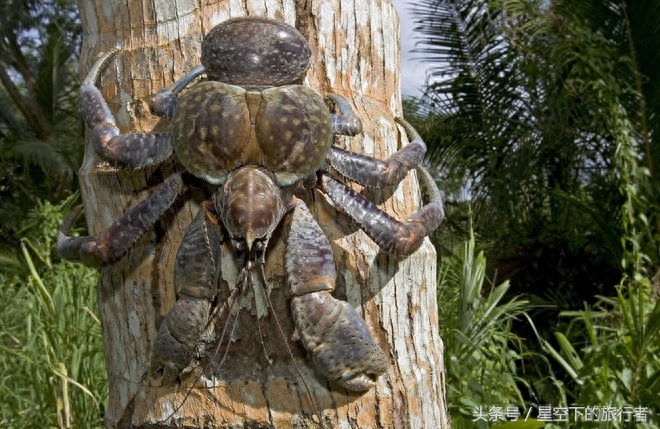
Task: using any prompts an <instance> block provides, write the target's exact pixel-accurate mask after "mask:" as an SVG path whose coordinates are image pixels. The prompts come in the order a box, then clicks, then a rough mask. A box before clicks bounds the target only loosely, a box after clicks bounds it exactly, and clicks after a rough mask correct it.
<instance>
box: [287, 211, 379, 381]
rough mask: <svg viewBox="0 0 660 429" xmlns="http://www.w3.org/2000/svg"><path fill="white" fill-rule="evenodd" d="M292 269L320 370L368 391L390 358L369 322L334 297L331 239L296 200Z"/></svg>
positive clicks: (297, 312)
mask: <svg viewBox="0 0 660 429" xmlns="http://www.w3.org/2000/svg"><path fill="white" fill-rule="evenodd" d="M296 203H297V204H296V206H295V209H294V211H293V215H292V221H291V229H290V232H289V239H288V248H287V251H286V271H287V276H288V280H289V286H290V294H291V296H292V297H291V311H292V313H293V319H294V322H295V325H296V329H297V332H298V335H299V337H300V340H301V342H302V344H303V346H304V347H305V349H307V351H308V352H309V354H310V355H311V359H312V362H313V363H314V367H315V368H316V371H317V372H318V373H319V374H321V375H323V376H324V377H326V378H327V379H329V380H330V381H335V382H337V383H338V384H339V385H341V386H343V387H345V388H346V389H348V390H352V391H364V390H367V389H369V388H371V387H372V386H373V385H374V380H375V379H376V378H377V377H378V376H379V375H380V374H382V373H383V372H385V370H386V368H387V358H386V357H385V354H384V353H383V351H382V350H381V348H380V347H379V346H378V344H377V343H376V341H375V340H374V338H373V337H372V336H371V333H370V332H369V329H368V328H367V325H366V323H365V322H364V320H363V319H362V317H360V315H359V314H358V312H357V311H356V310H355V309H354V308H353V307H352V306H351V305H350V304H349V303H347V302H345V301H340V300H338V299H336V298H334V297H333V296H332V295H331V293H332V291H333V290H334V289H335V278H336V273H335V265H334V260H333V256H332V251H331V249H330V243H329V242H328V239H327V238H326V236H325V234H324V233H323V231H322V230H321V228H320V227H319V225H318V223H317V222H316V221H315V220H314V218H313V217H312V215H311V213H310V212H309V210H308V209H307V206H306V205H305V203H303V202H302V201H299V200H298V201H296Z"/></svg>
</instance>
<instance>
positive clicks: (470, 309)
mask: <svg viewBox="0 0 660 429" xmlns="http://www.w3.org/2000/svg"><path fill="white" fill-rule="evenodd" d="M508 289H509V284H508V282H504V283H502V284H500V285H497V286H495V285H493V284H491V283H489V282H488V280H487V279H486V259H485V257H484V253H483V251H479V252H477V251H476V250H475V239H474V236H470V238H469V240H468V241H466V242H465V243H464V244H463V246H462V249H461V250H458V251H456V252H455V253H454V254H453V255H451V256H449V257H446V258H443V260H442V265H441V270H440V279H439V285H438V302H439V303H440V305H439V308H440V310H439V313H440V314H439V315H440V320H441V326H440V332H441V336H442V338H443V339H444V341H445V362H446V365H447V368H446V369H447V402H448V404H449V407H450V410H451V411H452V420H453V423H454V424H455V425H458V426H457V427H462V426H464V427H475V426H474V425H477V423H475V422H473V420H474V418H475V410H479V409H483V411H484V412H487V411H488V410H487V408H488V407H489V406H501V407H504V408H506V407H508V406H513V407H519V406H521V405H523V404H525V402H526V401H525V395H524V394H523V392H521V390H520V386H525V387H526V388H528V387H529V386H528V385H527V383H526V382H525V381H524V380H523V379H521V377H520V376H519V374H518V367H519V366H520V364H521V363H522V358H523V356H522V355H521V353H522V351H523V350H524V349H525V346H524V341H523V340H522V339H521V338H520V337H518V336H517V335H516V334H515V333H514V332H512V331H511V326H512V323H513V321H514V320H517V319H518V320H519V319H527V320H529V319H528V316H527V311H528V310H529V309H530V305H529V304H528V302H527V301H524V300H519V299H512V300H509V301H506V300H504V299H503V298H504V296H505V294H506V292H507V290H508ZM484 408H485V409H484ZM482 423H483V424H484V425H485V422H482ZM541 426H542V425H541ZM535 427H538V426H535Z"/></svg>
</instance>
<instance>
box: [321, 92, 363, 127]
mask: <svg viewBox="0 0 660 429" xmlns="http://www.w3.org/2000/svg"><path fill="white" fill-rule="evenodd" d="M328 99H329V100H330V101H332V102H333V103H334V104H335V107H336V108H337V110H338V111H339V113H335V114H331V115H330V121H331V123H332V131H333V132H334V133H335V134H341V135H344V136H355V135H357V134H360V133H361V132H362V121H361V120H360V118H359V117H358V116H357V115H356V114H355V112H354V111H353V108H352V107H351V105H350V104H349V102H348V101H347V100H346V99H345V98H344V97H341V96H339V95H337V94H330V95H328Z"/></svg>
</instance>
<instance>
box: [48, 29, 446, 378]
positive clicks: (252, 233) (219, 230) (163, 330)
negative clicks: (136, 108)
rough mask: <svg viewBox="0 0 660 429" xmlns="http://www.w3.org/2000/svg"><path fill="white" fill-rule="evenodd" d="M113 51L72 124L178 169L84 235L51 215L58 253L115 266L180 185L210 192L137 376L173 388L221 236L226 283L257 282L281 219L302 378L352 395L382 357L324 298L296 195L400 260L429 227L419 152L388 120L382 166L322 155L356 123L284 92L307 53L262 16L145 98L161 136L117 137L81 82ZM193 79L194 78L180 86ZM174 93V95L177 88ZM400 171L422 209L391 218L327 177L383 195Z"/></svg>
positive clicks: (343, 308) (211, 301)
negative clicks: (394, 136) (165, 125)
mask: <svg viewBox="0 0 660 429" xmlns="http://www.w3.org/2000/svg"><path fill="white" fill-rule="evenodd" d="M113 55H114V54H113V53H110V54H108V55H106V56H104V57H102V58H101V59H99V60H98V61H97V63H96V64H95V65H94V66H93V67H92V69H91V71H90V73H89V75H88V76H87V78H86V79H85V81H84V82H83V85H82V86H81V88H80V96H79V100H80V105H81V109H82V113H83V118H84V120H85V123H86V124H87V125H88V126H89V127H90V128H91V129H92V131H91V136H90V138H91V141H92V143H93V146H94V148H95V150H96V151H97V153H98V154H99V155H100V157H101V158H103V159H105V160H107V161H108V162H110V163H113V164H115V165H116V166H118V167H120V168H125V169H141V168H146V167H149V166H152V165H159V164H161V163H163V162H164V161H166V160H167V159H169V158H171V157H172V156H176V158H177V159H178V162H179V163H180V164H181V165H182V166H183V167H184V169H185V172H183V173H176V174H174V175H172V176H170V177H168V178H167V179H166V180H165V181H164V183H163V184H162V185H161V186H160V187H159V188H157V189H156V190H155V191H154V192H153V193H152V194H151V195H150V196H148V197H147V198H146V199H145V200H143V201H142V202H140V203H139V204H138V205H136V206H135V207H134V208H133V209H131V210H129V211H128V212H127V213H126V214H125V215H124V216H122V217H121V218H119V219H118V220H117V221H115V222H114V223H113V224H111V225H110V226H109V227H108V228H107V229H106V230H104V231H103V232H101V233H100V234H99V235H98V236H97V237H93V236H86V237H70V236H69V235H68V234H69V229H70V228H71V224H72V222H73V219H74V218H75V215H76V214H75V213H72V214H71V215H70V216H69V217H67V219H65V221H64V223H63V225H62V227H61V230H60V234H59V236H58V252H59V253H60V255H62V256H63V257H64V258H66V259H71V260H76V261H80V262H82V263H85V264H87V265H90V266H96V267H102V266H106V265H109V264H112V263H114V262H116V261H118V260H120V259H121V258H122V257H123V256H124V255H125V254H126V253H127V252H128V251H129V250H130V248H131V247H132V246H134V245H135V243H136V242H137V241H138V240H139V238H140V237H141V236H142V235H143V234H144V233H145V232H146V231H147V230H148V229H149V228H151V227H152V226H153V225H154V224H155V223H156V222H157V221H158V219H159V218H160V217H161V216H162V215H163V213H164V212H165V211H166V210H167V209H168V208H169V207H170V206H171V205H172V204H173V203H174V201H175V200H176V199H178V198H180V197H183V196H185V195H186V189H187V181H188V178H189V176H194V177H196V178H198V179H201V180H203V181H204V182H205V183H206V184H207V185H208V186H209V187H210V188H211V189H212V192H211V195H210V197H209V198H208V199H207V200H205V201H204V203H203V204H202V207H201V209H200V211H199V213H198V214H197V215H196V216H195V218H194V219H193V221H192V223H191V224H190V225H189V227H188V229H187V231H186V233H185V235H184V238H183V240H182V242H181V244H180V246H179V249H178V252H177V256H176V263H175V267H174V276H175V284H176V285H177V292H178V295H179V298H178V300H177V301H176V303H175V305H174V307H173V308H172V309H171V310H170V312H169V313H168V314H167V316H166V318H165V320H164V321H163V323H162V324H161V326H160V328H159V331H158V334H157V337H156V339H155V342H154V345H153V356H152V365H151V372H152V374H154V375H159V376H161V377H162V379H163V381H164V382H165V383H170V382H171V383H173V382H174V381H175V380H176V379H177V377H178V376H179V375H180V374H181V373H182V371H183V370H184V369H185V368H186V367H187V366H188V365H189V364H190V363H191V360H193V359H194V356H195V349H196V346H197V344H198V343H199V341H200V339H201V338H202V336H203V334H204V332H205V330H206V328H207V326H208V323H209V318H210V317H211V314H212V312H213V310H214V307H215V306H217V305H218V303H217V302H216V295H217V283H218V275H219V274H218V271H219V256H220V255H219V250H218V249H219V247H220V243H222V242H223V241H225V240H229V241H230V243H231V246H232V249H233V252H234V253H235V255H236V256H237V260H239V261H242V267H241V270H240V273H239V277H238V280H237V282H238V283H239V284H240V285H241V287H243V288H244V287H247V286H249V285H251V284H252V275H253V272H255V271H258V274H259V275H260V276H262V277H263V276H264V273H263V265H264V260H265V253H266V249H267V248H268V243H269V240H270V238H271V236H272V234H273V232H274V231H275V229H276V228H277V227H278V226H279V225H280V224H281V223H282V222H283V220H284V219H285V218H287V219H288V220H289V222H290V227H289V231H288V233H287V250H286V254H285V259H286V260H285V269H286V274H287V280H288V284H289V291H288V294H289V296H290V308H291V314H292V317H293V321H294V324H295V326H296V331H297V333H298V336H299V338H300V342H301V344H302V345H303V347H304V348H305V349H306V350H307V352H308V354H309V356H310V359H311V361H312V363H313V365H314V368H315V369H316V371H317V372H318V373H319V374H320V375H322V376H324V377H325V378H327V379H328V380H330V381H334V382H336V383H337V384H339V385H341V386H343V387H345V388H346V389H348V390H352V391H364V390H367V389H369V388H370V387H371V386H372V385H373V384H374V381H375V379H376V378H377V377H378V376H379V375H380V374H382V373H383V372H384V371H385V369H386V367H387V358H386V356H385V354H384V353H383V351H382V349H381V348H380V347H379V346H378V344H377V343H376V341H375V340H374V338H373V336H372V335H371V333H370V332H369V329H368V328H367V326H366V323H365V322H364V320H363V319H362V318H361V317H360V315H359V314H358V312H357V311H356V310H355V309H354V308H353V307H352V306H351V305H350V304H348V303H347V302H344V301H341V300H338V299H336V298H334V297H333V296H332V291H333V290H334V288H335V278H336V273H335V265H334V259H333V256H332V251H331V248H330V243H329V241H328V239H327V237H326V236H325V235H324V233H323V231H322V230H321V228H320V226H319V225H318V223H317V222H316V221H315V219H314V217H313V216H312V214H311V212H310V211H309V209H308V208H307V206H306V204H305V202H304V201H302V200H301V199H299V198H298V197H297V196H296V195H295V193H296V190H297V189H298V188H299V187H301V186H302V187H305V188H307V189H312V188H315V189H317V190H318V191H319V192H322V193H324V194H326V195H327V196H328V197H329V198H330V199H331V200H332V201H333V202H334V203H335V204H336V206H337V207H338V208H339V209H340V210H341V211H343V212H345V213H346V214H347V215H348V216H349V217H350V218H352V219H353V220H354V221H355V222H356V223H357V225H359V226H360V227H361V228H362V229H363V230H364V231H365V232H366V233H367V235H368V236H369V237H371V238H372V239H373V240H374V241H375V242H376V243H377V244H378V245H379V246H380V247H381V248H382V249H383V250H384V251H386V252H388V253H391V254H394V255H408V254H410V253H412V252H413V251H415V250H416V249H417V248H418V247H419V246H420V245H421V243H422V241H423V239H424V238H425V237H426V235H428V233H429V232H430V231H432V230H434V229H435V228H436V227H437V226H438V225H439V224H440V223H441V221H442V219H443V209H442V204H441V202H440V198H439V192H438V191H437V188H435V185H434V184H433V182H432V180H430V179H429V177H428V173H426V171H425V170H424V169H422V168H421V167H419V163H420V162H421V160H422V158H423V156H424V153H425V151H426V146H425V145H424V142H423V141H422V139H421V138H420V137H419V135H418V134H417V132H416V131H415V130H414V129H413V128H412V127H411V126H410V125H409V124H407V123H406V122H405V121H403V120H399V123H400V124H401V125H402V126H403V128H404V130H405V131H406V133H407V134H408V137H409V139H410V140H411V141H410V143H409V144H408V145H406V146H405V147H403V148H402V149H401V150H399V151H398V152H396V153H395V154H393V155H392V156H390V157H389V158H388V159H387V160H385V161H382V160H378V159H375V158H371V157H367V156H364V155H360V154H356V153H351V152H348V151H345V150H342V149H340V148H338V147H335V146H333V134H340V135H348V136H352V135H356V134H358V133H360V132H361V131H362V124H361V122H360V120H359V118H358V117H357V116H356V115H355V113H354V112H353V110H352V109H351V106H350V104H349V103H348V101H347V100H345V99H343V98H342V97H340V96H338V95H335V94H331V95H329V96H328V97H327V98H328V99H329V100H330V102H331V103H332V104H333V105H334V109H335V113H331V112H330V110H329V109H328V107H327V106H326V104H325V101H324V99H323V97H322V96H321V95H320V94H318V93H317V92H316V91H314V90H313V89H311V88H309V87H306V86H303V85H300V84H296V82H300V81H301V80H302V78H303V77H304V75H305V73H306V72H307V69H308V67H309V60H310V50H309V47H308V45H307V42H306V40H305V39H304V37H303V36H302V35H301V34H300V33H299V32H298V31H297V30H295V29H294V28H293V27H290V26H288V25H286V24H284V23H282V22H279V21H274V20H268V19H263V18H239V19H233V20H229V21H225V22H223V23H221V24H219V25H218V26H216V27H214V28H213V29H212V30H211V31H210V32H209V34H207V35H206V37H205V38H204V40H203V43H202V58H201V63H202V66H199V67H197V68H195V69H193V70H192V71H191V72H190V73H188V74H187V75H185V76H184V77H182V78H181V79H180V80H178V81H177V82H175V83H174V84H173V85H172V86H170V87H167V88H165V89H163V90H161V91H159V92H157V93H156V94H155V95H154V96H153V98H152V100H151V104H150V107H151V110H152V112H153V113H154V114H155V115H157V116H160V117H162V118H165V119H170V120H171V121H172V130H171V132H169V133H161V134H152V133H132V134H120V132H119V129H118V127H117V126H116V124H115V120H114V117H113V115H112V113H111V111H110V109H109V108H108V106H107V104H106V102H105V100H104V99H103V96H102V95H101V93H100V91H99V90H98V88H97V87H96V86H95V82H96V81H97V79H98V76H99V74H100V73H101V71H102V69H103V68H104V67H105V65H106V64H107V63H108V62H109V61H110V59H111V58H112V56H113ZM203 74H206V77H207V80H205V81H201V82H198V83H196V84H194V85H192V86H191V87H190V88H188V89H186V88H187V87H188V86H189V85H191V84H192V83H193V82H194V81H195V80H196V79H197V78H198V77H200V76H202V75H203ZM184 90H185V91H184ZM412 168H417V169H418V171H419V172H420V174H421V178H422V179H424V181H425V182H426V183H427V187H429V188H430V190H431V192H430V194H431V200H432V201H431V202H430V203H429V204H427V205H426V206H424V207H422V208H421V209H420V210H419V211H418V212H417V213H416V214H415V215H413V216H412V217H410V218H409V219H407V220H405V221H403V222H401V221H398V220H396V219H394V218H392V217H391V216H389V215H388V214H386V213H384V212H383V211H381V210H380V209H378V208H377V207H376V206H375V205H374V204H373V203H371V202H370V201H369V200H367V199H366V198H364V197H363V196H362V195H360V194H358V193H357V192H355V191H354V190H352V189H351V188H349V187H348V186H347V185H345V184H344V183H343V182H341V181H340V180H338V179H336V178H335V177H333V174H334V173H338V174H339V175H340V176H342V177H344V178H346V179H348V180H351V181H353V182H356V183H358V184H361V185H363V186H370V187H376V188H383V187H387V186H392V185H395V184H397V183H399V182H400V181H401V180H402V179H403V177H404V176H405V175H406V174H407V173H408V171H409V170H410V169H412Z"/></svg>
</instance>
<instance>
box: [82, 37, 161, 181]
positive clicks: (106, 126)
mask: <svg viewBox="0 0 660 429" xmlns="http://www.w3.org/2000/svg"><path fill="white" fill-rule="evenodd" d="M116 54H117V51H116V50H115V51H110V52H109V53H107V54H105V55H104V56H102V57H101V58H99V59H98V60H97V61H96V63H95V64H94V66H92V69H91V71H90V72H89V74H88V75H87V78H85V80H84V81H83V84H82V86H81V87H80V89H79V90H78V102H79V103H80V108H81V111H82V116H83V119H84V120H85V123H86V124H87V125H88V126H89V127H90V128H92V133H91V136H90V139H91V141H92V144H93V145H94V150H95V151H96V153H98V154H99V155H100V156H101V157H102V158H103V159H105V160H107V161H110V162H114V163H116V164H117V165H119V166H120V167H124V168H129V169H139V168H143V167H148V166H150V165H156V164H159V163H162V162H163V161H164V160H166V159H167V158H169V157H170V156H171V155H172V145H171V143H170V135H169V133H160V134H151V133H133V134H120V133H119V128H118V127H117V124H116V122H115V118H114V116H113V115H112V112H111V111H110V108H109V107H108V105H107V103H106V102H105V100H104V99H103V95H101V92H100V91H99V90H98V88H97V87H96V86H95V85H94V84H95V82H96V81H97V80H98V78H99V73H100V72H101V70H102V69H103V68H104V66H105V65H106V64H108V63H109V62H110V60H111V59H112V58H113V57H114V56H115V55H116Z"/></svg>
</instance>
